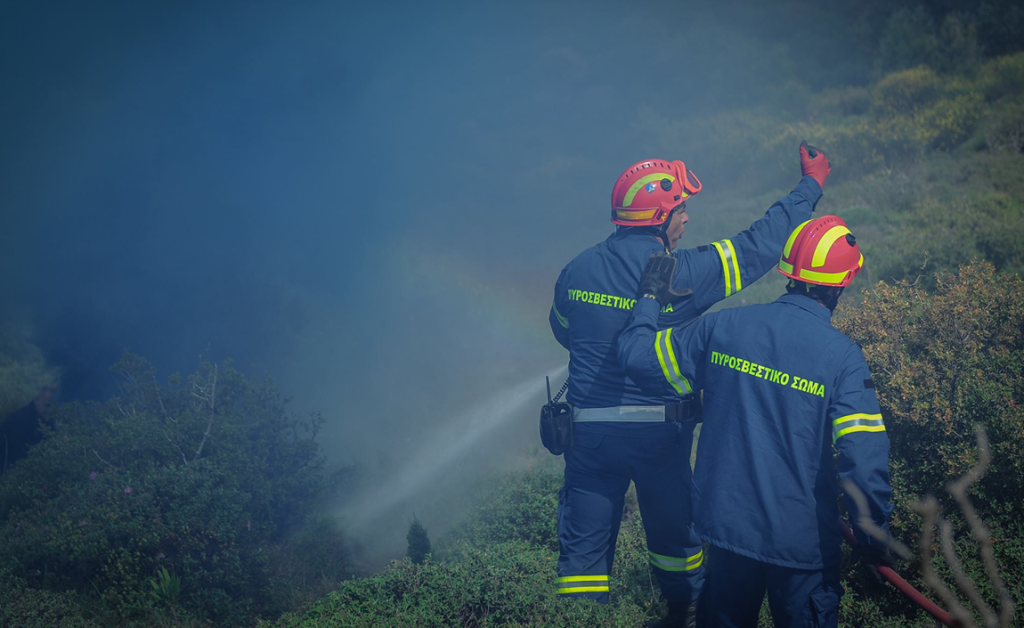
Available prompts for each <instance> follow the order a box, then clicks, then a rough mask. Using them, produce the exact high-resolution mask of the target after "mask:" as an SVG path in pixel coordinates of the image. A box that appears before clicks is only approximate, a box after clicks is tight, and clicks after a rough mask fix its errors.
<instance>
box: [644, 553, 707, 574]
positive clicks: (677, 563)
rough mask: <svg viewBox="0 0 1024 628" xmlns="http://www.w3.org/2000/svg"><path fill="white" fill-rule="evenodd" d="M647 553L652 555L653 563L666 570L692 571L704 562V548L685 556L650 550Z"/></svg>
mask: <svg viewBox="0 0 1024 628" xmlns="http://www.w3.org/2000/svg"><path fill="white" fill-rule="evenodd" d="M647 553H648V554H650V555H651V565H653V566H654V567H657V568H658V569H661V570H664V571H692V570H694V569H696V568H697V567H700V566H701V565H702V564H704V550H700V551H699V552H697V553H696V554H694V555H693V556H687V557H685V558H679V557H676V556H665V555H663V554H655V553H654V552H652V551H650V550H648V551H647Z"/></svg>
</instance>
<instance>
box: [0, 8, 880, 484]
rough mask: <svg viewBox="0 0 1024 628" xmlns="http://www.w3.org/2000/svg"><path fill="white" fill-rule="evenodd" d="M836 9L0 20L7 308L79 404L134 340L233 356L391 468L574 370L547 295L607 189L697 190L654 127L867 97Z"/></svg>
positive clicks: (216, 11) (242, 13)
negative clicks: (782, 102)
mask: <svg viewBox="0 0 1024 628" xmlns="http://www.w3.org/2000/svg"><path fill="white" fill-rule="evenodd" d="M826 5H828V6H829V7H830V9H829V11H831V13H828V12H826V11H825V10H824V9H818V8H817V7H818V6H819V5H818V4H816V3H810V2H789V3H777V4H775V5H771V6H767V5H765V3H754V2H751V3H748V4H743V3H738V2H718V3H707V4H706V5H705V6H703V7H702V6H700V5H699V4H697V3H683V2H600V1H599V2H593V1H591V2H495V3H491V2H469V1H466V2H438V3H430V2H415V3H414V2H402V3H398V2H391V3H373V4H372V6H371V3H360V4H356V3H350V2H287V3H285V2H203V3H200V2H191V3H190V2H141V3H140V2H102V3H81V2H63V3H52V2H21V3H14V2H4V3H2V4H0V81H2V83H0V208H2V210H3V212H4V213H3V217H4V228H3V229H2V230H0V282H2V290H3V294H4V296H5V298H7V299H8V300H9V302H8V304H14V305H15V306H16V307H17V308H18V309H21V310H24V311H26V312H28V314H29V315H30V316H31V318H32V320H33V321H34V322H35V327H36V334H37V336H36V341H37V343H38V344H39V345H40V346H41V347H43V348H44V349H45V350H46V351H47V353H48V355H49V356H50V358H51V360H52V361H53V362H54V363H56V364H57V365H59V366H62V367H63V368H64V370H65V379H64V386H63V391H62V393H63V395H64V398H65V399H70V398H90V397H92V398H96V397H104V396H106V395H109V394H111V393H112V392H113V391H112V388H111V385H110V384H111V380H110V377H109V375H108V374H107V371H106V368H107V367H108V366H109V365H110V364H111V363H112V362H114V361H115V360H116V359H117V358H118V356H119V355H120V353H121V351H122V350H124V349H126V348H127V349H131V350H132V351H134V352H136V353H139V354H141V355H143V356H144V357H146V358H147V359H149V360H150V361H152V362H153V363H154V364H155V365H156V366H157V368H158V369H159V372H160V373H161V374H168V373H170V372H173V371H183V372H190V371H191V370H192V369H194V367H195V364H196V362H197V360H198V358H199V356H200V355H202V356H204V357H206V358H209V359H215V360H222V359H225V358H234V359H236V361H237V364H238V366H239V367H240V368H241V369H242V370H243V371H245V372H246V373H247V374H249V375H250V376H253V377H261V376H263V375H264V374H270V375H272V376H273V377H274V378H275V379H276V380H277V381H278V382H279V383H280V384H281V386H282V388H283V389H284V391H285V392H286V393H287V394H289V395H292V396H294V397H295V404H294V407H295V408H296V409H297V410H300V411H305V410H309V409H319V410H322V411H323V412H324V415H325V417H326V418H327V420H328V427H327V430H326V431H325V435H324V445H325V448H326V450H327V451H328V453H329V455H330V456H331V458H332V460H333V461H335V462H365V460H366V459H368V458H374V457H376V459H377V460H378V461H384V462H383V463H382V464H385V465H388V464H390V465H394V464H396V463H395V462H394V461H395V460H402V459H406V458H408V457H410V456H413V457H414V456H416V455H421V454H422V453H423V452H422V451H421V450H420V449H418V448H417V446H418V445H421V444H422V443H423V442H425V439H427V438H428V437H429V436H430V435H431V434H434V433H436V432H437V430H438V429H440V427H441V426H445V425H448V424H449V423H450V422H451V421H452V420H463V421H465V420H467V419H466V418H465V417H464V416H463V413H464V412H465V411H466V410H467V408H469V407H472V406H473V405H474V404H477V403H481V402H486V401H487V399H489V398H491V397H494V396H495V395H497V394H498V393H500V392H502V391H503V390H506V389H511V388H512V387H516V386H519V385H520V384H521V383H522V382H523V381H527V380H529V379H530V378H535V379H536V380H537V383H538V390H539V384H540V381H541V380H540V378H541V377H542V374H543V373H546V372H549V371H551V370H552V369H555V368H557V367H559V366H560V365H562V364H564V362H565V360H566V356H565V353H564V351H562V350H561V348H560V347H559V346H558V345H557V344H556V343H555V342H554V340H553V339H552V338H551V337H550V332H549V331H548V328H547V311H548V308H549V306H550V302H551V296H552V294H551V290H552V286H553V283H554V280H555V278H556V277H557V275H558V272H559V270H560V269H561V267H562V266H563V265H564V264H565V262H567V261H568V260H569V259H570V258H571V257H573V256H574V255H575V254H576V253H577V252H579V250H582V249H583V248H585V247H586V246H589V245H590V244H593V243H594V242H596V241H597V240H599V239H601V238H603V237H605V236H606V235H607V233H609V231H610V228H611V226H610V224H609V222H608V212H609V206H608V198H609V194H610V190H611V187H612V184H613V183H614V179H615V177H617V175H618V174H619V172H621V171H622V169H623V168H625V167H626V166H628V165H629V164H631V163H632V162H635V161H638V160H639V159H642V158H646V157H650V156H661V157H665V158H669V159H672V158H683V159H685V160H686V161H687V163H688V164H689V165H690V167H691V168H692V169H694V170H695V171H697V172H700V165H699V162H700V159H701V156H700V155H688V154H686V149H685V145H681V144H685V138H682V139H683V140H684V141H683V142H680V138H678V137H665V136H664V134H662V133H659V129H658V125H657V124H656V123H655V124H652V121H657V120H666V119H668V120H676V119H685V118H687V117H688V116H693V115H696V114H707V113H710V112H714V111H719V110H722V109H728V108H732V107H740V106H748V105H750V104H753V103H758V102H762V101H764V100H770V99H772V98H775V97H777V96H778V95H779V94H780V93H781V91H785V90H786V89H788V87H787V86H789V85H792V82H793V81H799V82H801V83H804V84H807V85H810V86H814V87H820V86H822V85H828V84H839V83H841V82H842V81H844V80H849V78H850V77H853V78H854V79H856V78H857V77H858V74H857V72H858V71H859V70H857V66H856V60H855V59H852V57H851V55H852V53H848V52H847V53H845V54H839V53H838V52H837V51H839V50H843V48H842V47H843V46H844V45H845V44H844V42H847V41H854V40H856V35H855V30H856V29H855V28H852V27H849V25H848V24H847V25H844V22H843V20H842V19H841V18H842V15H841V12H840V10H839V9H838V8H837V7H838V6H839V5H838V4H836V5H835V6H832V5H831V4H829V3H826ZM830 29H831V30H830ZM814 38H818V39H817V41H821V40H822V39H823V38H827V40H828V42H829V44H830V45H829V47H827V49H825V50H824V51H822V50H814V49H812V48H813V47H812V46H811V44H810V43H809V42H811V41H813V40H814ZM804 42H808V43H807V44H805V43H804ZM851 59H852V60H851ZM851 68H852V69H851ZM840 71H841V72H840ZM840 74H842V76H843V78H840ZM862 75H863V72H862V73H861V76H862ZM736 159H737V160H742V155H737V156H736ZM704 183H705V187H706V188H708V189H709V190H710V189H712V188H714V187H715V185H716V184H717V183H719V182H717V181H715V180H714V178H713V177H712V179H711V180H710V181H709V180H707V179H705V181H704ZM722 183H724V182H722ZM790 183H795V178H794V180H793V181H792V182H789V181H787V182H785V183H784V185H790ZM705 198H708V202H710V203H713V200H714V199H713V197H712V195H711V194H705V195H704V196H702V198H701V199H699V200H704V199H705ZM695 205H699V203H696V202H695ZM695 209H699V208H696V207H695ZM742 226H743V225H737V228H739V227H742ZM693 233H695V234H697V235H696V236H695V237H700V231H699V225H696V224H695V225H694V230H693ZM710 235H711V236H721V235H722V234H710ZM698 243H699V242H696V241H694V242H692V243H691V244H694V245H695V244H698ZM560 383H561V382H560V381H559V382H557V384H560ZM538 399H539V398H538ZM527 405H528V406H529V407H528V409H527V410H526V411H524V414H523V417H522V418H519V417H515V418H513V419H510V420H513V421H515V422H516V423H517V424H519V425H520V427H519V428H518V429H519V432H518V433H521V434H526V435H528V437H524V439H526V438H532V435H533V434H535V431H536V425H535V423H536V418H535V414H536V409H535V408H534V407H533V405H534V404H527ZM460 416H463V418H462V419H458V417H460ZM385 433H386V434H388V436H387V438H384V437H382V436H383V435H384V434H385ZM524 442H525V441H524ZM503 444H504V445H506V447H505V449H508V447H507V445H508V444H509V443H508V442H505V443H503ZM513 444H514V443H513ZM434 446H439V445H434ZM480 447H483V448H486V447H495V444H494V443H493V442H490V441H487V440H486V439H485V440H483V441H481V445H480ZM512 448H513V449H515V447H512ZM506 453H507V452H506Z"/></svg>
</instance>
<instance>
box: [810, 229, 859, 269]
mask: <svg viewBox="0 0 1024 628" xmlns="http://www.w3.org/2000/svg"><path fill="white" fill-rule="evenodd" d="M848 233H850V230H849V229H847V228H846V227H844V226H843V225H836V226H835V227H832V228H831V229H829V230H828V231H826V232H825V235H823V236H821V240H818V245H817V246H815V247H814V256H813V257H812V258H811V266H812V267H814V268H817V267H818V266H824V265H825V258H827V257H828V252H829V251H830V250H832V245H833V244H835V243H836V240H838V239H839V238H841V237H843V236H844V235H846V234H848Z"/></svg>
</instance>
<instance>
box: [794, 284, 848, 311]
mask: <svg viewBox="0 0 1024 628" xmlns="http://www.w3.org/2000/svg"><path fill="white" fill-rule="evenodd" d="M837 288H838V289H837ZM843 290H846V288H845V287H839V286H816V285H814V284H809V283H807V282H805V281H797V280H795V279H790V280H789V284H788V285H787V286H786V291H787V292H789V293H795V294H805V295H807V296H809V297H811V298H812V299H814V300H815V301H818V302H820V303H821V304H822V305H824V306H825V307H827V308H828V311H829V312H833V313H834V312H835V311H836V306H837V305H839V297H840V296H842V294H843Z"/></svg>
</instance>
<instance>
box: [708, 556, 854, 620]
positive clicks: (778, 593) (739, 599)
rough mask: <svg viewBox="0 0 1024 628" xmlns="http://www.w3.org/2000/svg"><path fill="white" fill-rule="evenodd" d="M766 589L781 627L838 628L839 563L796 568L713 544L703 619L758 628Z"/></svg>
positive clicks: (709, 557) (709, 561) (774, 618)
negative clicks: (747, 555)
mask: <svg viewBox="0 0 1024 628" xmlns="http://www.w3.org/2000/svg"><path fill="white" fill-rule="evenodd" d="M766 592H767V593H768V606H769V608H770V609H771V612H772V621H773V622H774V623H775V628H798V627H799V628H835V627H836V626H837V625H838V623H839V615H838V612H839V599H840V598H841V597H843V587H842V584H840V582H839V566H838V565H835V566H834V567H831V568H825V569H814V570H802V569H790V568H788V567H780V566H778V565H771V564H768V563H763V562H761V561H759V560H755V559H753V558H747V557H746V556H740V555H739V554H735V553H733V552H729V551H727V550H724V549H721V548H719V547H715V546H713V545H712V546H709V547H708V581H707V585H706V586H705V587H704V597H703V598H702V599H701V606H700V617H701V622H700V624H699V625H703V626H704V627H705V628H755V627H756V626H757V615H758V613H759V612H760V610H761V602H762V601H763V600H764V595H765V593H766Z"/></svg>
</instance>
